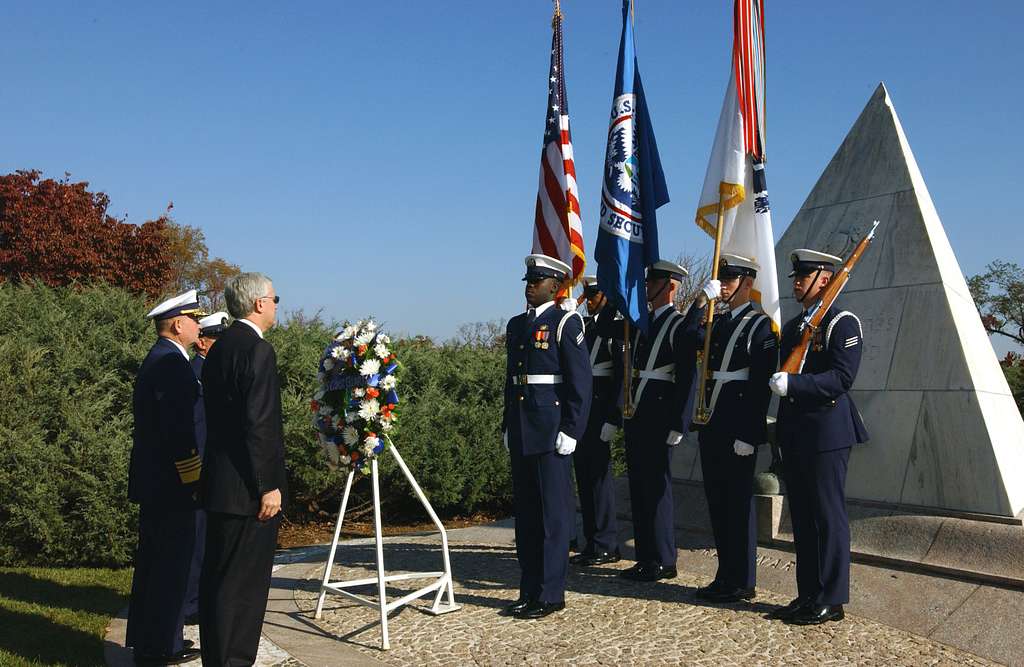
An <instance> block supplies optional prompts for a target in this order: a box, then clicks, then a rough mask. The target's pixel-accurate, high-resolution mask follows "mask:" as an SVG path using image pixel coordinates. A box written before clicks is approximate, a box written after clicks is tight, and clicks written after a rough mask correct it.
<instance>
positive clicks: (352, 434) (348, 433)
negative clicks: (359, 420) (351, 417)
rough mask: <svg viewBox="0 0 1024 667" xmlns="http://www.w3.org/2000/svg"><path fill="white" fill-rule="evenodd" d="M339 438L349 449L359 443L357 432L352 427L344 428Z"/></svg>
mask: <svg viewBox="0 0 1024 667" xmlns="http://www.w3.org/2000/svg"><path fill="white" fill-rule="evenodd" d="M341 438H342V440H344V441H345V444H346V445H348V446H349V447H351V446H352V445H354V444H356V443H357V442H359V431H357V430H356V429H355V427H354V426H346V427H345V428H344V430H342V432H341Z"/></svg>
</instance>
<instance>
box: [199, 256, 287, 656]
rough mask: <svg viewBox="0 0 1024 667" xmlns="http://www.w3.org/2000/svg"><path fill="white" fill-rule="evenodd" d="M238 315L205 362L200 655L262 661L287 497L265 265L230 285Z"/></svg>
mask: <svg viewBox="0 0 1024 667" xmlns="http://www.w3.org/2000/svg"><path fill="white" fill-rule="evenodd" d="M224 296H225V298H226V300H227V303H228V311H229V312H230V313H231V315H232V317H234V318H235V322H234V324H232V325H231V326H230V327H229V328H228V330H227V331H225V332H224V333H223V334H222V335H221V336H220V338H219V339H218V341H217V345H216V346H214V348H213V349H212V350H211V351H210V355H209V356H208V357H207V359H206V363H205V365H204V366H203V392H204V399H205V403H206V414H207V438H206V456H205V457H204V460H203V466H204V470H205V472H204V474H203V485H202V486H203V499H204V503H203V507H204V508H205V509H206V514H207V530H206V554H205V557H204V559H203V573H202V581H201V583H200V599H199V631H200V639H201V641H200V645H201V647H202V651H203V664H204V665H206V666H207V667H209V666H212V665H250V664H252V663H253V662H254V661H255V660H256V652H257V649H258V647H259V639H260V630H261V628H262V626H263V615H264V613H265V612H266V606H267V593H268V592H269V590H270V572H271V568H272V566H273V561H274V549H275V548H276V546H277V531H278V525H279V523H280V511H281V505H282V501H283V498H284V497H286V478H285V466H284V432H283V426H282V421H281V391H280V386H279V380H278V376H277V357H276V356H275V354H274V348H273V347H272V346H271V345H270V343H268V342H266V341H265V340H263V332H264V331H266V330H267V329H269V328H270V327H271V326H272V325H273V324H274V320H275V316H276V313H277V303H278V301H279V298H278V297H277V296H276V294H275V293H274V286H273V284H272V283H271V282H270V279H269V278H267V277H266V276H264V275H262V274H259V273H242V274H239V275H238V276H235V277H234V278H232V279H231V281H230V282H229V283H228V285H227V287H226V288H225V290H224Z"/></svg>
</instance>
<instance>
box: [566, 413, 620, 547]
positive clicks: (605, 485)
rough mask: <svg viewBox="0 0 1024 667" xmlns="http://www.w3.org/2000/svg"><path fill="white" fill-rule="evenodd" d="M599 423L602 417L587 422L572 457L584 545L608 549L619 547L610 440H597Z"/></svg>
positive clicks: (601, 423)
mask: <svg viewBox="0 0 1024 667" xmlns="http://www.w3.org/2000/svg"><path fill="white" fill-rule="evenodd" d="M594 422H596V423H594ZM603 425H604V422H603V420H594V421H592V422H591V423H590V424H588V426H587V432H586V433H584V434H583V440H582V441H581V442H580V444H579V446H578V447H576V451H575V452H573V455H572V459H573V466H574V467H575V469H576V489H577V491H578V493H579V496H580V513H581V514H582V515H583V537H584V538H585V539H586V541H587V546H586V548H587V549H589V550H591V551H608V552H611V551H615V550H616V549H617V548H618V546H619V531H618V525H617V523H616V516H615V488H614V486H613V479H612V456H611V443H609V442H602V441H601V437H600V436H601V427H602V426H603Z"/></svg>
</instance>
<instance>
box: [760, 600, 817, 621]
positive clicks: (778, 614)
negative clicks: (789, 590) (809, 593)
mask: <svg viewBox="0 0 1024 667" xmlns="http://www.w3.org/2000/svg"><path fill="white" fill-rule="evenodd" d="M808 604H810V600H807V599H805V598H799V597H798V598H796V599H794V600H790V602H789V604H787V605H786V606H785V607H779V608H778V609H773V610H772V611H771V612H770V613H769V614H768V618H770V619H772V620H773V621H785V620H788V619H790V618H792V617H793V616H794V615H795V614H796V613H797V612H798V611H800V610H801V609H803V608H804V607H806V606H807V605H808Z"/></svg>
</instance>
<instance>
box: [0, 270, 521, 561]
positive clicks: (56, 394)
mask: <svg viewBox="0 0 1024 667" xmlns="http://www.w3.org/2000/svg"><path fill="white" fill-rule="evenodd" d="M146 310H147V308H146V304H145V302H144V300H143V298H141V297H136V296H133V295H131V294H129V293H127V292H125V291H123V290H120V289H115V288H110V287H102V286H99V287H88V288H48V287H45V286H42V285H36V284H25V285H19V286H13V285H0V323H2V326H3V331H4V333H3V335H2V336H0V404H2V405H3V409H2V410H0V564H6V565H25V564H48V565H122V564H125V563H129V562H130V561H131V558H132V553H133V550H134V546H135V535H136V529H137V508H136V507H135V506H134V505H132V504H131V503H129V502H128V500H127V478H128V458H129V453H130V451H131V442H132V438H131V433H132V413H131V410H132V408H131V396H132V385H133V382H134V375H135V372H136V370H137V369H138V366H139V364H140V363H141V361H142V359H143V358H144V357H145V355H146V352H147V351H148V349H149V348H150V346H151V345H152V343H153V329H152V325H151V324H150V323H149V322H148V321H147V320H145V318H144V317H143V314H144V313H145V312H146ZM332 334H333V327H332V326H330V325H328V324H326V323H324V322H323V321H321V320H320V319H318V318H312V319H310V318H304V317H302V316H296V317H292V318H291V319H289V320H288V321H286V322H284V323H282V324H281V325H280V326H277V327H274V329H272V330H271V331H270V332H269V333H268V340H270V341H271V343H272V344H273V345H274V348H275V350H276V352H277V357H278V369H279V372H280V375H281V378H282V407H283V412H284V422H285V427H284V432H285V446H286V455H287V464H288V473H289V487H290V496H291V497H290V507H289V510H288V513H289V515H290V516H292V517H293V518H298V519H301V518H303V517H304V516H306V515H307V514H308V512H309V511H310V510H312V511H318V510H321V509H322V510H325V511H327V512H328V514H329V515H330V514H331V513H333V512H336V511H337V505H338V501H339V500H340V495H341V490H342V488H343V485H344V481H345V479H344V476H343V475H341V474H339V473H331V472H330V471H329V470H328V469H327V466H326V465H325V463H324V462H323V460H322V458H321V454H320V451H319V449H318V447H317V446H316V439H315V432H314V431H313V428H312V426H311V424H310V413H309V400H310V398H311V396H312V394H313V391H314V389H315V387H316V365H317V360H318V359H319V356H320V353H321V352H322V351H323V348H324V347H325V346H326V344H327V341H328V340H329V339H330V337H331V336H332ZM394 347H395V349H396V351H397V353H398V355H399V360H400V361H401V363H402V371H401V375H400V385H399V395H400V399H401V412H400V423H399V426H398V428H397V429H396V434H395V437H394V441H395V445H396V446H397V447H398V449H399V451H400V452H401V454H402V456H403V458H404V459H405V461H406V462H407V463H408V465H409V467H410V468H411V469H412V471H413V474H414V475H415V476H416V479H417V481H418V482H419V484H420V486H421V487H422V488H423V490H424V492H425V493H426V494H427V496H428V497H429V498H430V500H431V503H432V504H433V506H434V508H435V509H436V510H437V511H438V512H439V513H441V514H442V515H443V514H449V515H450V514H468V513H472V512H475V511H477V510H480V509H496V508H507V506H508V502H509V499H510V493H511V488H510V483H509V473H508V457H507V455H506V454H505V451H504V449H503V448H502V446H501V436H500V433H499V431H498V424H499V421H500V419H501V401H502V399H501V391H502V381H503V372H504V354H503V353H502V350H501V348H500V346H498V345H497V344H496V342H495V341H489V342H487V343H480V344H475V345H456V344H449V345H441V346H437V345H434V344H433V343H431V342H430V341H429V340H427V339H414V340H408V341H396V343H395V345H394ZM381 473H382V479H381V486H382V493H383V494H384V496H385V498H386V499H387V502H386V504H385V520H387V519H388V518H389V517H390V518H392V519H406V518H412V516H413V515H412V514H411V513H412V512H417V514H416V515H415V516H416V517H417V518H418V517H420V516H422V515H421V514H418V512H419V510H418V504H417V503H416V501H415V498H414V496H413V494H412V491H411V490H410V489H408V488H407V485H406V484H405V482H404V476H403V475H402V474H401V471H399V470H398V468H397V466H396V465H395V464H394V462H393V461H392V459H391V457H385V459H384V460H383V463H382V465H381ZM368 486H369V485H368V484H367V483H366V480H360V481H359V483H358V484H357V485H356V491H355V493H356V495H357V499H356V500H360V499H363V500H365V499H366V498H368V494H369V488H368Z"/></svg>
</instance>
